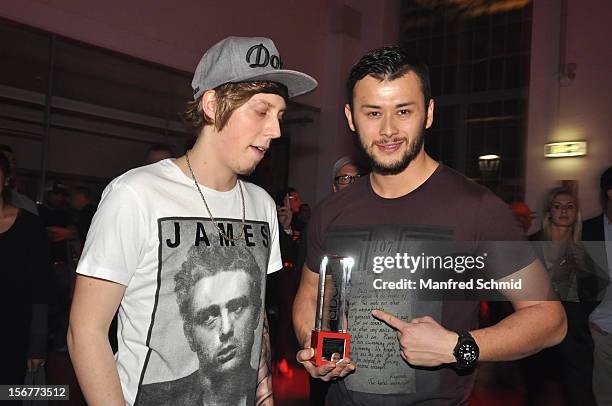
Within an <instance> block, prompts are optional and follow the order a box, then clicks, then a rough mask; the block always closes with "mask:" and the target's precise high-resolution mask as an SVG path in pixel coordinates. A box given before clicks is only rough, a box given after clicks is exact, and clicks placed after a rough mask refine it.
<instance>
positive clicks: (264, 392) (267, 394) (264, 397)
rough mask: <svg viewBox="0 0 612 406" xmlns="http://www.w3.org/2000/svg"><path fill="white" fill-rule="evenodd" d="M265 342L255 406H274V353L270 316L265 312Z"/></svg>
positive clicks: (258, 374) (262, 349)
mask: <svg viewBox="0 0 612 406" xmlns="http://www.w3.org/2000/svg"><path fill="white" fill-rule="evenodd" d="M262 340H263V342H262V346H261V357H260V358H259V371H258V372H257V389H256V391H255V405H257V406H272V405H273V404H274V398H273V397H272V356H271V354H272V352H271V350H270V328H269V327H268V316H267V315H266V313H265V312H264V322H263V339H262Z"/></svg>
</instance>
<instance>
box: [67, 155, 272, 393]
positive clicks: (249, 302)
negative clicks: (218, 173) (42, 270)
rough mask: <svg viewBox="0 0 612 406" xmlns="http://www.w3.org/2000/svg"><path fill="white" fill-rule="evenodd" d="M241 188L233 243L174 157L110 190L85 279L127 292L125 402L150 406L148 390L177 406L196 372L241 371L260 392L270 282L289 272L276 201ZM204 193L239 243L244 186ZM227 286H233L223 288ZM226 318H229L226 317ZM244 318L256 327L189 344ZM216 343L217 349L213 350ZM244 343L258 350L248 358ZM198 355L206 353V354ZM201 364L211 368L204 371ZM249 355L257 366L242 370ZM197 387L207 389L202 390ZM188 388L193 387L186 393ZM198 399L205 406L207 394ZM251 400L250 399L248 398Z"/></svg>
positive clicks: (121, 358)
mask: <svg viewBox="0 0 612 406" xmlns="http://www.w3.org/2000/svg"><path fill="white" fill-rule="evenodd" d="M241 184H242V188H243V192H244V205H245V208H246V222H245V234H244V236H243V238H241V239H239V240H237V241H235V242H232V241H230V240H226V239H224V238H222V237H221V234H220V233H219V231H218V229H217V228H216V227H215V225H214V224H213V223H212V222H211V221H210V218H209V215H208V212H207V211H206V208H205V207H204V203H203V202H202V199H201V197H200V195H199V193H198V191H197V189H196V187H195V185H194V182H193V180H192V179H190V178H189V177H187V176H186V175H185V174H184V173H183V172H182V171H181V170H180V169H179V168H178V166H176V164H174V162H173V160H171V159H166V160H163V161H160V162H158V163H155V164H152V165H148V166H144V167H140V168H136V169H133V170H131V171H129V172H127V173H125V174H123V175H121V176H119V177H118V178H116V179H115V180H113V181H112V182H111V183H110V184H109V185H108V186H107V187H106V189H105V190H104V193H103V194H102V199H101V201H100V205H99V207H98V210H97V212H96V214H95V216H94V218H93V221H92V223H91V228H90V229H89V233H88V235H87V240H86V242H85V247H84V250H83V255H82V257H81V260H80V262H79V265H78V268H77V272H78V273H79V274H82V275H87V276H93V277H96V278H101V279H106V280H110V281H114V282H117V283H120V284H122V285H125V286H126V290H125V295H124V297H123V299H122V301H121V305H120V307H119V315H118V332H117V336H118V344H119V350H118V352H117V354H116V362H117V369H118V372H119V377H120V379H121V384H122V386H123V393H124V397H125V400H126V403H127V404H129V405H132V404H143V402H144V400H142V399H140V398H142V396H141V395H143V394H142V392H145V395H146V393H148V394H149V395H150V396H148V397H147V396H145V395H143V396H145V398H147V399H150V398H151V396H153V395H154V396H153V397H154V398H156V399H157V400H158V402H155V403H158V404H177V403H175V402H173V400H172V399H170V398H168V397H174V396H177V395H176V394H175V393H174V392H173V391H175V390H176V388H178V386H177V385H178V384H177V385H175V382H177V381H180V382H185V379H184V378H185V377H187V376H189V375H192V376H193V373H194V372H197V371H198V370H200V372H205V373H206V374H209V375H210V374H215V373H216V372H215V371H217V370H219V371H221V370H223V368H229V367H228V366H232V365H237V364H240V365H241V366H242V367H241V369H243V370H244V369H248V370H252V371H253V372H252V373H251V375H253V376H252V377H250V376H249V377H248V379H247V381H248V382H250V383H252V386H250V385H247V386H249V387H248V388H246V389H244V388H241V389H243V390H245V391H246V392H249V391H251V390H252V391H253V394H254V391H255V386H256V371H257V368H258V364H259V356H260V353H261V338H262V322H263V314H264V306H263V301H264V295H265V276H266V273H271V272H274V271H277V270H279V269H281V268H282V262H281V257H280V248H279V242H278V221H277V215H276V207H275V204H274V201H273V200H272V199H271V198H270V196H269V195H268V194H267V193H266V192H265V191H264V190H263V189H261V188H260V187H258V186H255V185H253V184H251V183H247V182H242V181H241ZM200 188H201V190H202V192H203V193H204V196H205V198H206V201H207V203H208V207H209V208H210V210H211V212H212V215H213V217H214V218H215V221H216V223H217V224H218V225H219V226H220V227H222V228H223V229H224V230H225V232H226V234H233V235H234V236H238V235H239V234H240V230H241V226H242V202H241V197H240V191H239V187H238V184H237V185H236V186H235V187H234V188H233V189H232V190H230V191H227V192H219V191H216V190H213V189H209V188H206V187H204V186H202V185H200ZM249 264H251V265H254V266H250V265H249ZM230 268H232V269H230ZM247 268H248V271H247ZM254 270H255V271H254ZM241 274H242V276H240V275H241ZM177 275H178V276H177ZM246 275H248V276H249V278H251V279H249V278H246ZM241 278H242V279H241ZM223 281H225V282H223ZM241 281H242V282H241ZM244 281H247V282H244ZM248 281H251V282H248ZM209 282H210V283H209ZM220 282H221V283H220ZM228 283H229V284H235V285H231V289H229V290H227V289H226V290H223V288H227V284H228ZM241 283H242V285H241ZM245 283H246V285H245ZM211 284H212V285H214V286H211ZM215 284H217V285H215ZM247 285H248V286H247ZM233 286H235V287H236V288H235V289H234V288H233ZM245 286H247V287H246V288H245ZM240 287H242V290H243V292H242V293H240V294H239V295H238V294H236V295H234V296H236V297H235V298H233V299H231V298H228V300H229V302H228V301H225V298H224V297H223V298H221V299H219V298H218V297H215V298H213V299H210V300H209V296H210V297H212V296H219V295H220V293H219V292H234V291H235V290H236V289H238V290H240ZM175 289H176V291H175ZM221 295H225V296H227V295H228V294H227V293H221ZM230 296H231V295H230ZM256 296H259V297H256ZM181 298H182V299H181ZM179 299H181V300H183V302H182V303H183V304H186V305H185V306H184V308H185V309H187V310H185V311H183V312H182V313H181V311H180V310H179V302H180V301H181V300H179ZM196 299H197V300H196ZM230 299H231V300H230ZM196 302H197V303H196ZM213 302H214V303H213ZM230 302H231V303H230ZM236 303H238V304H236ZM181 309H183V308H181ZM211 309H212V310H211ZM244 309H247V310H244ZM224 311H226V313H227V314H229V316H228V317H229V318H227V317H226V318H223V316H222V315H223V314H225V313H224ZM196 313H197V314H196ZM245 314H247V315H248V316H244V315H245ZM245 317H247V319H248V320H247V321H242V322H241V323H242V324H239V323H238V322H236V323H237V324H236V325H235V330H236V331H234V330H231V331H228V329H227V328H226V331H224V333H223V334H225V336H224V338H222V339H219V338H218V334H216V333H213V336H212V337H214V339H210V340H209V341H210V342H211V343H212V344H210V343H208V344H206V343H205V345H199V346H198V345H194V344H193V341H194V340H196V339H195V338H193V337H189V338H188V337H187V334H194V331H196V330H197V331H200V330H202V331H208V333H206V334H209V333H210V332H211V331H214V330H215V328H216V327H215V326H216V324H215V323H217V324H219V323H220V324H224V323H227V320H231V321H232V322H234V321H236V320H238V319H241V318H243V319H244V318H245ZM249 317H250V318H249ZM245 320H246V319H245ZM226 327H227V325H226ZM232 328H234V326H230V329H232ZM198 329H200V330H198ZM238 330H240V331H238ZM245 331H246V332H247V333H245ZM188 332H189V333H188ZM251 332H253V334H252V335H251ZM219 334H221V333H219ZM200 336H202V337H207V336H206V335H205V334H204V335H200ZM208 337H211V336H208ZM228 337H229V338H228ZM200 339H202V338H200ZM190 340H191V341H190ZM204 340H205V338H204ZM223 340H226V342H225V344H223V342H221V341H223ZM217 341H218V342H220V344H218V345H219V347H217V348H210V347H213V346H214V345H217V344H214V343H213V342H217ZM227 342H229V343H230V344H227ZM251 343H252V344H251ZM209 344H210V345H209ZM241 344H243V345H242V347H245V346H251V348H248V349H246V350H245V351H244V353H242V352H241V350H242V348H241ZM223 345H225V346H226V347H223ZM192 348H194V350H192ZM196 348H200V351H203V353H202V357H199V354H198V353H197V349H196ZM202 348H205V349H204V350H202ZM206 351H208V352H209V353H208V354H207V353H206ZM207 357H208V358H207ZM201 358H202V359H205V360H207V359H209V358H210V359H212V361H210V360H209V361H210V363H209V364H206V365H202V366H201V367H200V361H199V359H201ZM247 358H250V366H251V368H248V367H247V368H245V367H244V366H245V365H246V362H247V361H248V360H246V359H247ZM209 361H206V362H209ZM219 373H221V372H219ZM181 379H183V380H182V381H181ZM143 388H145V390H144V391H143V390H142V389H143ZM147 388H149V389H150V390H149V391H148V392H147ZM198 390H201V388H195V389H194V391H198ZM180 391H181V392H184V391H185V388H184V387H180ZM228 396H229V395H228ZM165 397H166V398H165ZM192 397H196V398H198V399H200V400H203V401H204V403H206V394H205V393H198V394H195V395H193V396H192ZM164 398H165V399H164ZM247 398H251V393H250V392H249V393H248V394H247ZM175 400H176V399H175ZM185 402H186V401H185ZM148 403H151V402H148ZM200 404H201V403H200Z"/></svg>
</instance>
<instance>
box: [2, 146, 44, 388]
mask: <svg viewBox="0 0 612 406" xmlns="http://www.w3.org/2000/svg"><path fill="white" fill-rule="evenodd" d="M9 179H10V166H9V161H8V159H7V158H6V156H5V155H4V154H2V153H0V301H1V303H0V320H2V338H3V340H2V341H3V344H2V345H1V346H0V360H2V361H1V362H0V383H1V384H3V385H23V383H24V378H25V373H26V370H30V371H36V370H37V369H38V368H41V367H42V366H44V363H45V358H46V348H47V347H46V344H47V303H48V301H47V292H46V288H47V287H48V286H50V284H49V275H50V269H49V260H48V254H47V236H46V232H45V229H44V228H43V225H42V223H41V221H40V219H39V218H38V216H36V215H34V214H31V213H29V212H27V211H25V210H21V209H18V208H17V207H15V206H13V205H11V204H10V203H9V202H10V193H11V190H12V189H11V188H10V186H9V185H10V182H9Z"/></svg>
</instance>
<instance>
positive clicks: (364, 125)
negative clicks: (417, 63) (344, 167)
mask: <svg viewBox="0 0 612 406" xmlns="http://www.w3.org/2000/svg"><path fill="white" fill-rule="evenodd" d="M345 114H346V117H347V120H348V124H349V127H350V128H351V130H352V131H355V132H357V134H358V135H359V141H360V146H361V148H362V149H363V151H364V152H365V154H366V155H367V156H368V158H369V159H370V163H371V164H372V170H373V171H374V172H377V173H382V174H397V173H400V172H402V171H403V170H404V169H406V167H407V166H408V165H409V164H410V162H412V160H414V159H415V158H416V157H417V156H418V155H419V154H422V153H424V150H423V135H424V130H425V129H426V128H429V127H430V126H431V124H432V122H433V101H432V102H430V104H429V106H428V108H427V114H426V110H425V105H424V101H423V92H422V90H421V83H420V80H419V78H418V77H417V75H416V74H415V73H414V72H408V73H406V74H405V75H403V76H401V77H399V78H397V79H394V80H382V81H381V80H379V79H376V78H374V77H373V76H369V75H368V76H366V77H364V78H363V79H361V80H359V81H358V82H357V83H356V84H355V88H354V92H353V108H352V110H351V108H350V107H349V106H348V105H346V106H345Z"/></svg>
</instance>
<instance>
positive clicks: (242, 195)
mask: <svg viewBox="0 0 612 406" xmlns="http://www.w3.org/2000/svg"><path fill="white" fill-rule="evenodd" d="M185 158H186V160H187V166H188V167H189V172H190V173H191V178H192V179H193V183H195V186H196V189H198V192H200V197H201V198H202V201H203V202H204V207H206V211H207V212H208V216H209V217H210V221H211V222H212V223H213V225H214V226H215V227H216V228H217V230H219V233H220V234H221V235H222V236H223V238H225V239H226V240H230V241H237V240H239V239H241V238H242V236H243V235H244V222H245V217H246V216H245V212H246V210H245V207H244V193H243V192H242V183H241V182H240V179H237V180H236V181H237V182H238V189H239V190H240V202H241V203H242V227H241V229H242V232H241V233H240V234H239V235H237V236H236V237H230V236H229V235H227V234H226V233H225V231H223V229H222V228H221V227H219V226H218V225H217V221H216V220H215V218H214V217H213V215H212V212H211V211H210V208H209V207H208V203H206V199H205V198H204V193H202V189H200V185H198V181H197V179H196V177H195V174H194V173H193V168H192V167H191V162H189V151H187V152H185Z"/></svg>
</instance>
